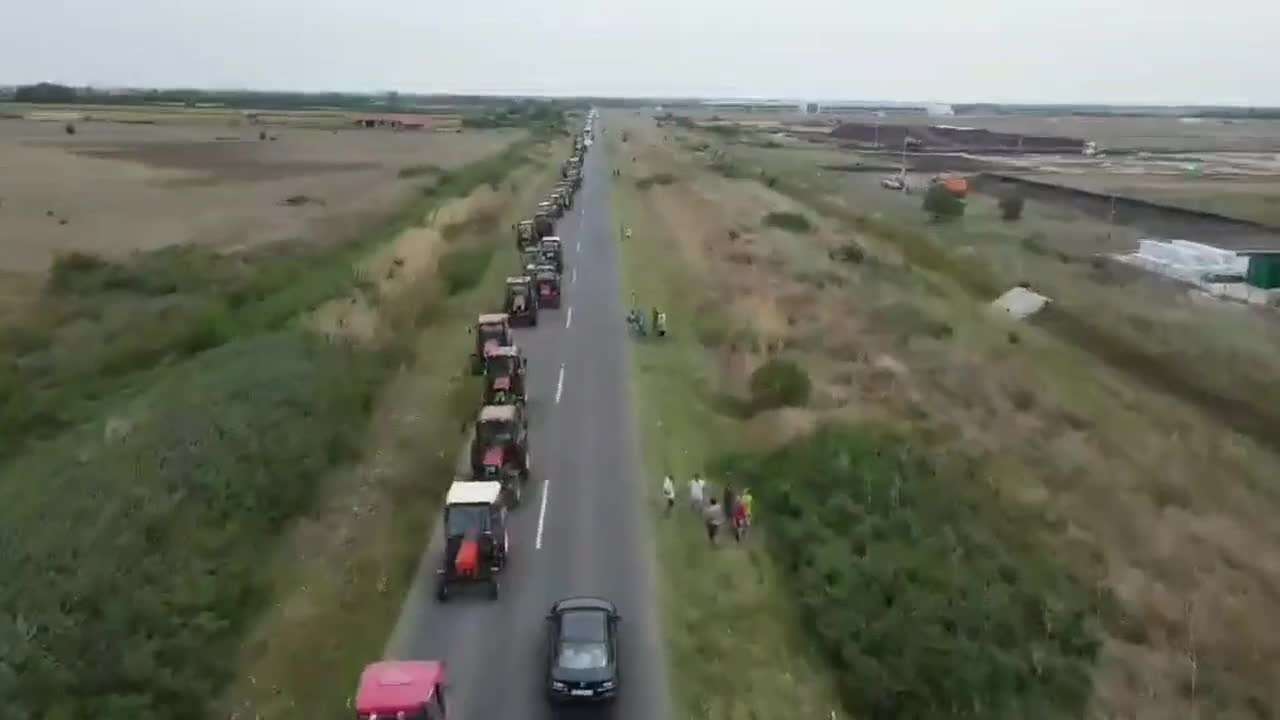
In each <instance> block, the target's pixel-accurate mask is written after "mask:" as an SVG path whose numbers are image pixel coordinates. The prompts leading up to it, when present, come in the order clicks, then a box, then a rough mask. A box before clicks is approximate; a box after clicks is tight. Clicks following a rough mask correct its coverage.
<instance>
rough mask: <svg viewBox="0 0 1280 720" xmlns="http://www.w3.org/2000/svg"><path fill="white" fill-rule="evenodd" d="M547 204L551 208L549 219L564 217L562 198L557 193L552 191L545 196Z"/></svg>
mask: <svg viewBox="0 0 1280 720" xmlns="http://www.w3.org/2000/svg"><path fill="white" fill-rule="evenodd" d="M547 203H548V204H549V205H550V206H551V217H553V218H561V217H563V216H564V207H565V202H564V197H563V196H561V194H560V193H559V192H558V191H553V192H552V193H551V194H550V195H549V196H547Z"/></svg>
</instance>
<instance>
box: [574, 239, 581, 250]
mask: <svg viewBox="0 0 1280 720" xmlns="http://www.w3.org/2000/svg"><path fill="white" fill-rule="evenodd" d="M574 251H575V252H582V241H581V240H579V241H578V243H577V245H575V246H574Z"/></svg>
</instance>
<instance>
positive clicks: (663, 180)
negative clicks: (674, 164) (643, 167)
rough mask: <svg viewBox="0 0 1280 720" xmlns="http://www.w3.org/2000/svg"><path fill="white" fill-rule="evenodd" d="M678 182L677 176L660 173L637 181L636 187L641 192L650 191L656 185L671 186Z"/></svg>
mask: <svg viewBox="0 0 1280 720" xmlns="http://www.w3.org/2000/svg"><path fill="white" fill-rule="evenodd" d="M675 181H676V176H675V175H672V174H671V173H658V174H656V175H650V176H649V177H645V178H640V179H639V180H636V187H637V188H639V189H641V190H648V189H649V188H650V187H653V186H654V185H670V184H672V183H674V182H675Z"/></svg>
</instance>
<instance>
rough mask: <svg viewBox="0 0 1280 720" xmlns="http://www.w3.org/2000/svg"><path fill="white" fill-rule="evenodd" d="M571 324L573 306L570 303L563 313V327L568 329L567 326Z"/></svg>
mask: <svg viewBox="0 0 1280 720" xmlns="http://www.w3.org/2000/svg"><path fill="white" fill-rule="evenodd" d="M572 324H573V306H572V305H570V306H569V312H567V313H565V316H564V327H565V329H566V330H567V329H569V326H570V325H572Z"/></svg>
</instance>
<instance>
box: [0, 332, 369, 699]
mask: <svg viewBox="0 0 1280 720" xmlns="http://www.w3.org/2000/svg"><path fill="white" fill-rule="evenodd" d="M386 370H387V368H386V367H385V364H384V363H382V362H381V359H380V358H379V357H377V356H375V355H373V354H371V353H361V352H358V351H355V350H353V349H349V348H346V347H344V346H341V345H331V344H327V343H324V342H322V341H318V340H316V339H314V338H311V337H308V336H307V335H306V334H305V333H303V332H302V331H282V332H279V333H274V334H270V335H263V336H258V337H257V338H254V339H251V340H247V341H237V342H234V343H231V344H229V345H227V346H225V347H222V348H219V349H217V350H214V351H211V352H209V353H206V354H204V355H201V356H200V357H198V358H196V359H194V360H191V361H190V362H188V363H185V364H184V365H182V366H178V367H174V368H171V369H170V370H169V371H168V372H166V374H165V375H164V376H163V377H162V378H160V380H159V382H158V383H156V384H155V385H154V386H152V387H151V388H150V389H148V390H147V391H146V392H144V393H143V394H141V395H140V396H138V397H137V398H135V399H134V400H133V401H132V402H130V403H128V404H125V405H123V406H121V407H119V408H118V409H117V417H118V418H119V419H118V420H116V421H115V424H116V425H115V427H116V429H114V430H113V431H112V432H106V428H105V427H104V424H103V423H100V422H99V423H93V424H90V425H87V426H85V427H83V428H82V429H80V430H76V431H73V432H71V433H68V434H66V435H64V436H62V437H61V438H59V439H57V440H55V441H53V442H51V443H49V444H46V445H40V446H37V447H35V448H33V449H32V451H31V452H28V453H27V454H25V455H24V456H23V457H22V458H21V459H20V460H18V461H16V462H14V463H12V464H11V465H9V466H6V467H4V468H3V469H0V575H2V576H3V577H4V578H5V583H4V584H3V585H2V586H0V606H3V607H4V608H5V610H6V613H7V616H8V618H9V621H8V622H6V625H7V631H0V635H3V637H4V642H0V695H3V697H4V698H5V706H6V712H7V713H8V715H6V717H15V718H19V717H66V718H71V717H126V716H127V717H136V718H161V717H191V716H195V715H197V714H198V713H199V709H200V708H203V707H204V706H205V703H206V702H207V701H208V700H209V698H210V697H214V696H216V695H217V693H218V690H219V688H220V686H221V684H222V683H223V682H224V681H225V680H226V679H227V678H228V677H229V675H230V672H231V669H232V663H233V662H234V658H235V654H236V651H237V649H238V647H239V638H240V633H241V631H243V629H244V628H245V626H246V624H247V622H248V621H249V620H250V618H252V617H253V614H254V613H255V611H256V610H257V609H258V607H259V606H260V603H261V600H262V598H263V592H264V590H265V587H264V582H265V581H266V577H265V575H264V573H263V567H262V558H263V555H262V549H263V548H264V547H266V546H268V545H269V544H270V543H271V542H272V541H273V539H274V538H275V536H276V535H277V534H278V533H279V532H280V531H281V529H282V528H283V527H284V526H285V524H286V523H287V522H288V521H289V520H290V518H292V517H293V516H294V515H296V514H297V513H298V512H301V511H303V510H304V509H305V508H306V507H307V506H308V503H309V501H310V499H311V497H312V494H313V491H314V489H315V487H316V484H317V482H318V480H319V479H320V477H321V476H322V475H323V474H324V473H326V472H328V471H329V470H330V468H332V467H333V466H334V464H335V463H338V462H342V461H344V460H346V459H348V458H350V457H351V456H352V454H353V452H354V450H355V448H356V447H357V443H358V442H359V429H360V428H361V427H362V425H363V422H362V421H363V418H364V416H365V415H367V412H368V409H369V407H370V406H371V398H372V393H373V391H374V388H375V387H376V384H377V382H378V381H379V378H380V377H382V376H383V375H384V374H385V372H386ZM32 478H39V479H40V482H38V483H33V482H31V479H32ZM14 623H16V625H15V624H14ZM15 631H16V632H15Z"/></svg>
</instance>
